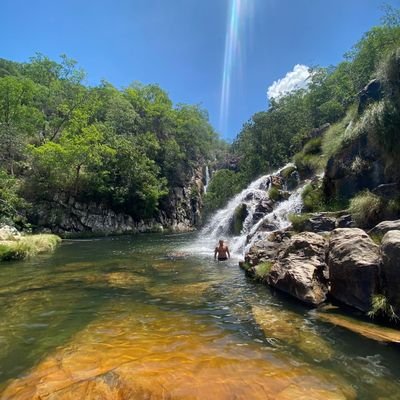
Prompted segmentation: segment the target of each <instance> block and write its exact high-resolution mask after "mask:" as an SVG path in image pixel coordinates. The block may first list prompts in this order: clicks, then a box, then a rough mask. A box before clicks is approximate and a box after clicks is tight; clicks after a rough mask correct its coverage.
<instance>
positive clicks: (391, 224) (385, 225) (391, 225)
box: [368, 219, 400, 236]
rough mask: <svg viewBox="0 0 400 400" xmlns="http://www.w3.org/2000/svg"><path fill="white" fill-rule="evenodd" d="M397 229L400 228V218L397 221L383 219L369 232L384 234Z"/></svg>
mask: <svg viewBox="0 0 400 400" xmlns="http://www.w3.org/2000/svg"><path fill="white" fill-rule="evenodd" d="M395 230H400V219H398V220H395V221H382V222H380V223H379V224H378V225H376V226H375V227H374V228H372V229H371V230H370V231H369V232H368V233H369V234H370V235H379V236H383V235H384V234H385V233H387V232H389V231H395Z"/></svg>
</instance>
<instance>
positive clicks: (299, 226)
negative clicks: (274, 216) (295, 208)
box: [289, 214, 310, 232]
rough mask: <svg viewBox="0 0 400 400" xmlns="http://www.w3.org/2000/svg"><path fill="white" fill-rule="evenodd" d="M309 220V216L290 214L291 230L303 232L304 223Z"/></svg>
mask: <svg viewBox="0 0 400 400" xmlns="http://www.w3.org/2000/svg"><path fill="white" fill-rule="evenodd" d="M309 218H310V214H290V215H289V221H290V222H291V223H292V227H293V230H294V231H296V232H303V231H304V228H305V223H306V221H307V220H308V219H309Z"/></svg>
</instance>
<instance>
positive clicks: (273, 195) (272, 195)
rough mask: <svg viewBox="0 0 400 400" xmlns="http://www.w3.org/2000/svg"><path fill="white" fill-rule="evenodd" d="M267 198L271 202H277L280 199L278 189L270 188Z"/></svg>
mask: <svg viewBox="0 0 400 400" xmlns="http://www.w3.org/2000/svg"><path fill="white" fill-rule="evenodd" d="M268 197H269V198H270V199H271V200H272V201H279V200H281V199H282V196H281V192H280V191H279V189H277V188H276V187H274V186H273V187H271V189H269V190H268Z"/></svg>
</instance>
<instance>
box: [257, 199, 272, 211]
mask: <svg viewBox="0 0 400 400" xmlns="http://www.w3.org/2000/svg"><path fill="white" fill-rule="evenodd" d="M272 209H273V203H272V201H270V200H261V201H260V203H258V204H257V206H256V209H255V210H256V212H261V213H264V214H266V213H270V212H271V211H272Z"/></svg>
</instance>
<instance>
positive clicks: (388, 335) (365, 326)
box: [314, 307, 400, 343]
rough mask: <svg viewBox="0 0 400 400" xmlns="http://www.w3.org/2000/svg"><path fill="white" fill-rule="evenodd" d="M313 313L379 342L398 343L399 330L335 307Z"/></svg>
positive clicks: (399, 339) (399, 338)
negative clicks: (348, 313)
mask: <svg viewBox="0 0 400 400" xmlns="http://www.w3.org/2000/svg"><path fill="white" fill-rule="evenodd" d="M314 315H315V316H316V317H317V318H321V319H323V320H324V321H327V322H329V323H331V324H333V325H337V326H340V327H342V328H345V329H348V330H350V331H352V332H355V333H358V334H360V335H362V336H365V337H367V338H368V339H373V340H377V341H379V342H391V343H400V331H398V330H396V329H391V328H386V327H383V326H379V325H376V324H373V323H370V322H365V321H362V320H359V319H356V318H353V317H350V316H348V315H343V314H341V313H340V311H339V309H338V308H337V307H330V308H329V309H322V310H318V311H315V313H314Z"/></svg>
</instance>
